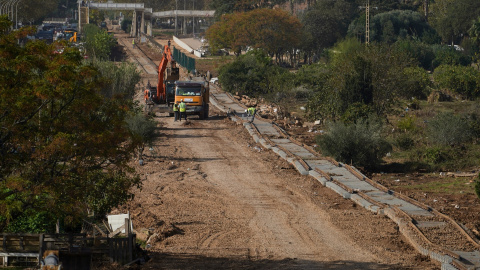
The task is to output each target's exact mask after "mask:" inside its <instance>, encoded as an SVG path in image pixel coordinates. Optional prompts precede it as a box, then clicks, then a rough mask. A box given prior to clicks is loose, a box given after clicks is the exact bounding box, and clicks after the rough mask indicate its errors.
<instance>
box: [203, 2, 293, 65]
mask: <svg viewBox="0 0 480 270" xmlns="http://www.w3.org/2000/svg"><path fill="white" fill-rule="evenodd" d="M300 33H301V23H300V21H299V20H298V19H297V18H295V17H293V16H291V15H289V14H288V13H286V12H285V11H282V10H279V9H255V10H252V11H249V12H245V13H234V14H229V15H225V16H223V17H222V19H221V20H220V21H218V22H216V23H215V24H214V25H212V27H210V28H209V29H208V30H207V33H206V36H207V39H208V41H209V43H210V46H211V47H212V49H213V50H218V49H221V48H230V49H232V50H233V51H234V52H235V54H236V55H237V56H238V55H240V53H241V50H244V49H246V48H247V47H253V48H259V49H263V50H265V51H266V52H267V53H268V54H269V55H270V56H276V59H277V60H278V59H279V58H280V56H282V55H283V54H285V53H287V52H292V51H293V50H294V49H295V48H298V47H299V45H300V41H301V34H300Z"/></svg>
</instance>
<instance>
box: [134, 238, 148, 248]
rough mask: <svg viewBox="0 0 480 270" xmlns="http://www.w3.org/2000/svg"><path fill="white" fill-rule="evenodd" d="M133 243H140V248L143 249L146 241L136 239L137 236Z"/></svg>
mask: <svg viewBox="0 0 480 270" xmlns="http://www.w3.org/2000/svg"><path fill="white" fill-rule="evenodd" d="M135 243H137V244H138V245H140V247H141V248H142V249H145V247H146V246H147V242H146V241H143V240H140V239H138V238H137V239H136V240H135Z"/></svg>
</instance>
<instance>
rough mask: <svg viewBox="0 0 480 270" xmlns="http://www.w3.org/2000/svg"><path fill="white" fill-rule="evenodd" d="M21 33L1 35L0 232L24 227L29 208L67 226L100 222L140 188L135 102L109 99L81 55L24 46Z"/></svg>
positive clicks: (40, 44)
mask: <svg viewBox="0 0 480 270" xmlns="http://www.w3.org/2000/svg"><path fill="white" fill-rule="evenodd" d="M0 25H3V24H2V23H0ZM4 30H5V29H0V33H5V32H4ZM22 34H25V33H24V32H23V31H18V32H17V31H14V32H12V33H10V34H0V44H2V46H0V55H2V57H1V58H0V153H1V154H0V217H1V218H0V230H5V229H6V228H20V227H22V226H16V225H19V224H22V222H24V221H25V218H27V217H26V216H25V214H24V210H25V209H32V211H34V212H35V213H40V214H42V215H43V216H39V218H43V217H48V219H49V220H51V221H52V222H55V220H56V219H61V220H64V222H65V223H66V224H75V223H76V221H78V220H79V219H80V218H82V217H85V216H86V215H87V212H88V211H89V210H90V211H92V210H93V211H94V212H95V213H96V214H97V215H100V216H102V215H103V214H105V213H106V212H108V211H109V210H110V209H111V208H112V207H116V206H117V205H118V204H119V203H122V202H125V201H126V200H128V199H129V198H131V197H132V194H131V193H130V191H129V190H130V189H131V187H133V186H138V185H139V184H140V181H139V178H138V177H137V176H135V174H133V170H132V169H131V168H130V167H129V166H128V164H127V162H128V161H129V160H130V159H131V157H132V155H131V152H132V150H133V149H135V148H136V147H137V142H136V141H135V140H132V139H131V137H130V133H129V130H128V129H127V128H126V125H125V117H126V116H127V114H128V113H129V110H130V109H131V108H132V106H133V104H132V102H131V101H128V100H126V99H123V98H121V99H119V98H116V97H112V98H107V97H105V96H103V95H102V94H101V93H102V88H103V87H104V86H105V85H106V84H107V81H106V80H105V79H104V78H102V77H101V76H100V74H99V73H98V71H97V70H96V68H95V67H94V66H92V65H88V64H87V65H85V64H84V63H83V57H82V56H81V55H80V53H79V51H78V49H76V48H70V47H68V46H67V44H66V43H65V44H64V46H65V48H64V51H63V53H62V54H56V53H54V52H55V46H56V45H57V44H53V45H46V44H45V43H44V42H28V43H27V44H26V45H25V46H24V47H20V46H19V45H17V38H18V37H21V35H22ZM42 220H43V219H42ZM38 221H39V222H40V221H41V220H38ZM37 229H38V228H37ZM44 229H45V228H44Z"/></svg>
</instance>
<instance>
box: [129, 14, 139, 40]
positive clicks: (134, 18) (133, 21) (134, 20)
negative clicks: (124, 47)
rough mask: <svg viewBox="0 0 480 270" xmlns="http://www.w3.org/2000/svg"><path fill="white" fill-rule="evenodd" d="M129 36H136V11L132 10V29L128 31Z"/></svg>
mask: <svg viewBox="0 0 480 270" xmlns="http://www.w3.org/2000/svg"><path fill="white" fill-rule="evenodd" d="M130 36H131V37H137V11H135V10H134V11H133V18H132V30H131V31H130Z"/></svg>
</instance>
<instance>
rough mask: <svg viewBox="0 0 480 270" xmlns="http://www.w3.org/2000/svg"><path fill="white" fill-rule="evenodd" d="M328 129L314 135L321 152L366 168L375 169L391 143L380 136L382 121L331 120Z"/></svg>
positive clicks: (389, 148)
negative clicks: (350, 122) (346, 121)
mask: <svg viewBox="0 0 480 270" xmlns="http://www.w3.org/2000/svg"><path fill="white" fill-rule="evenodd" d="M328 130H329V131H328V132H327V133H326V134H325V135H321V136H318V137H317V144H318V145H319V146H320V149H321V151H322V153H323V154H325V155H328V156H331V157H333V158H335V159H336V160H338V161H341V162H345V163H352V164H354V165H355V166H361V167H365V168H367V169H375V168H377V167H378V166H379V165H380V164H381V162H382V158H383V157H384V156H385V155H386V154H387V153H388V152H389V151H390V150H391V145H390V144H389V143H388V142H387V141H386V140H385V139H384V138H383V137H382V135H381V130H382V123H381V122H380V121H378V120H373V121H371V120H370V121H369V120H361V121H358V122H357V123H355V124H344V123H343V122H336V123H330V124H329V128H328Z"/></svg>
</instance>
